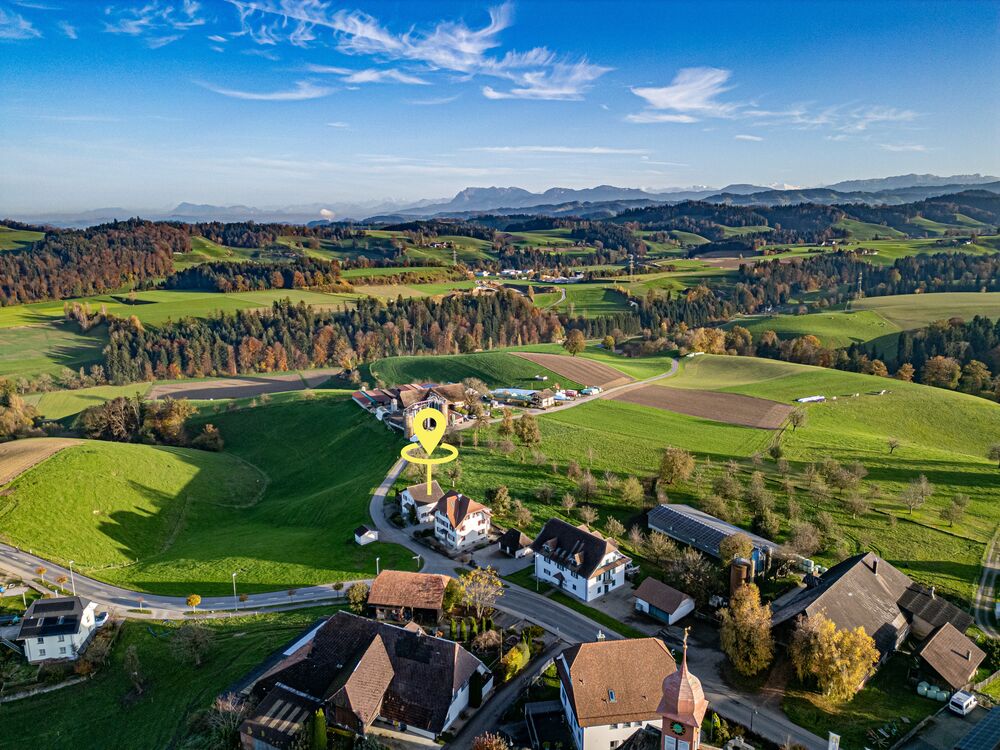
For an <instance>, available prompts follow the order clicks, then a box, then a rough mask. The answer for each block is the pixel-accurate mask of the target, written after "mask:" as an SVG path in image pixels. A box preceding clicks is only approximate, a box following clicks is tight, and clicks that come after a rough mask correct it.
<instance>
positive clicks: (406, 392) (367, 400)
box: [351, 383, 466, 438]
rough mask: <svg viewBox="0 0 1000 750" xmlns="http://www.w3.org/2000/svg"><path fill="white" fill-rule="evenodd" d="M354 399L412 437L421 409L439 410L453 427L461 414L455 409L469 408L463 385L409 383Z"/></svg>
mask: <svg viewBox="0 0 1000 750" xmlns="http://www.w3.org/2000/svg"><path fill="white" fill-rule="evenodd" d="M351 398H352V400H353V401H354V403H356V404H357V405H358V406H360V407H361V408H362V409H364V410H365V411H368V412H370V413H372V414H374V415H375V417H376V419H378V420H379V421H380V422H384V423H385V424H386V425H387V426H388V427H390V428H392V429H394V430H400V431H401V432H402V433H403V434H404V435H405V436H406V437H408V438H409V437H412V436H413V417H414V415H415V414H416V413H417V412H418V411H420V410H421V409H425V408H432V409H437V410H438V411H439V412H441V413H442V414H443V415H444V416H445V419H446V420H447V421H448V423H449V424H451V423H454V422H458V421H460V420H461V419H462V417H461V415H459V414H458V413H457V412H454V411H453V409H455V408H456V407H461V406H464V405H465V400H466V395H465V386H463V385H462V384H461V383H452V384H450V385H437V384H434V383H422V384H417V383H409V384H408V385H401V386H397V387H395V388H376V389H374V390H367V391H355V392H354V393H353V394H351Z"/></svg>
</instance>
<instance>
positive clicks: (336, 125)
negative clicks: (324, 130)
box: [326, 122, 351, 129]
mask: <svg viewBox="0 0 1000 750" xmlns="http://www.w3.org/2000/svg"><path fill="white" fill-rule="evenodd" d="M326 126H327V127H328V128H339V129H344V128H349V127H351V126H350V125H348V124H347V123H346V122H328V123H327V124H326Z"/></svg>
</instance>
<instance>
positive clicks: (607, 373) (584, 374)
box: [511, 352, 633, 388]
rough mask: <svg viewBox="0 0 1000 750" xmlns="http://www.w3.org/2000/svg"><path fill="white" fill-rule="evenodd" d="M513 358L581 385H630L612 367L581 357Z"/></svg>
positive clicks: (532, 355)
mask: <svg viewBox="0 0 1000 750" xmlns="http://www.w3.org/2000/svg"><path fill="white" fill-rule="evenodd" d="M511 353H512V354H514V355H515V356H518V357H523V358H524V359H527V360H530V361H532V362H534V363H535V364H538V365H541V366H542V367H544V368H546V369H549V370H552V372H554V373H556V374H557V375H562V376H563V377H564V378H569V379H570V380H575V381H576V382H577V383H580V384H581V385H584V386H588V385H597V386H600V387H601V388H614V387H615V386H619V385H625V384H626V383H631V382H632V380H633V378H630V377H629V376H628V375H625V374H623V373H621V372H619V371H618V370H616V369H615V368H613V367H609V366H608V365H606V364H603V363H601V362H595V361H594V360H592V359H584V358H583V357H570V356H568V355H564V354H538V353H535V352H511Z"/></svg>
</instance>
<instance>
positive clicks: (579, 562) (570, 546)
mask: <svg viewBox="0 0 1000 750" xmlns="http://www.w3.org/2000/svg"><path fill="white" fill-rule="evenodd" d="M531 549H533V550H534V551H535V553H536V554H539V555H541V556H542V557H546V558H548V559H550V560H552V561H553V562H556V563H559V564H561V565H565V566H566V567H567V568H569V569H570V570H572V571H573V572H574V573H576V574H577V575H580V576H583V577H584V578H591V577H592V576H593V575H594V574H595V573H597V572H598V571H599V569H600V568H601V561H602V560H603V559H604V558H605V557H606V556H607V554H608V553H609V552H612V551H614V550H616V549H617V545H616V544H615V543H614V542H613V541H611V540H609V539H605V538H604V537H603V536H601V535H600V534H598V533H597V532H594V531H591V530H590V529H588V528H587V527H586V526H584V525H580V526H573V525H572V524H570V523H566V522H565V521H563V520H562V519H560V518H550V519H549V520H548V521H546V522H545V525H544V526H543V527H542V530H541V531H540V532H539V533H538V536H537V537H535V541H533V542H532V543H531ZM626 560H627V558H626ZM615 564H616V565H619V564H621V561H617V562H616V563H615Z"/></svg>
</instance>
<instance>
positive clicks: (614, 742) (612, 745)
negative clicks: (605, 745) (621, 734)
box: [611, 740, 622, 750]
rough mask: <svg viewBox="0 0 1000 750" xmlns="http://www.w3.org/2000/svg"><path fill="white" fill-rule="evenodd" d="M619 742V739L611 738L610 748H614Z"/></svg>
mask: <svg viewBox="0 0 1000 750" xmlns="http://www.w3.org/2000/svg"><path fill="white" fill-rule="evenodd" d="M620 744H622V743H621V741H620V740H611V747H612V750H613V749H614V748H616V747H618V746H619V745H620Z"/></svg>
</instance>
